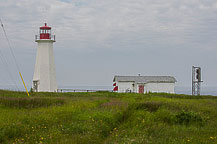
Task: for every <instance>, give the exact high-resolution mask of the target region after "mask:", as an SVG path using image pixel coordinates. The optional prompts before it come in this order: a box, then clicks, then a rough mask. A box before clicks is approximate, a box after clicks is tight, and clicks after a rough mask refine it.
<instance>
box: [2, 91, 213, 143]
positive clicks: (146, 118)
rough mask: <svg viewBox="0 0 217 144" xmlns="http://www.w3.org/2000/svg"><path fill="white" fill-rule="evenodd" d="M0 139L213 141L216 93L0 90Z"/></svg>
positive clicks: (131, 141) (29, 141)
mask: <svg viewBox="0 0 217 144" xmlns="http://www.w3.org/2000/svg"><path fill="white" fill-rule="evenodd" d="M0 143H6V144H8V143H15V144H19V143H28V144H35V143H41V144H43V143H51V144H53V143H54V144H55V143H58V144H61V143H67V144H71V143H72V144H73V143H81V144H82V143H84V144H86V143H87V144H90V143H93V144H97V143H105V144H110V143H111V144H113V143H115V144H117V143H132V144H137V143H145V144H149V143H150V144H151V143H153V144H158V143H162V144H170V143H172V144H173V143H174V144H176V143H177V144H180V143H195V144H200V143H204V144H205V143H207V144H212V143H213V144H214V143H217V97H212V96H187V95H175V94H174V95H173V94H154V93H153V94H151V93H150V94H118V93H110V92H96V93H32V94H31V97H27V96H26V94H25V93H23V92H11V91H2V90H0Z"/></svg>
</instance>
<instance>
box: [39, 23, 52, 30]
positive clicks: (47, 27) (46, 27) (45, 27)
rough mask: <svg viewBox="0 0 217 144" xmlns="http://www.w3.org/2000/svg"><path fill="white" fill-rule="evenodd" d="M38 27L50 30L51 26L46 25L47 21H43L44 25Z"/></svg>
mask: <svg viewBox="0 0 217 144" xmlns="http://www.w3.org/2000/svg"><path fill="white" fill-rule="evenodd" d="M40 29H46V30H50V29H51V27H49V26H47V23H44V26H42V27H40Z"/></svg>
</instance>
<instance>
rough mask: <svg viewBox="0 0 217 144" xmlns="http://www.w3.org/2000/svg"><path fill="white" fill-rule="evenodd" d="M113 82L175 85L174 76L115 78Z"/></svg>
mask: <svg viewBox="0 0 217 144" xmlns="http://www.w3.org/2000/svg"><path fill="white" fill-rule="evenodd" d="M113 81H114V82H115V81H118V82H135V83H160V82H161V83H175V82H177V81H176V79H175V78H174V77H173V76H115V77H114V79H113Z"/></svg>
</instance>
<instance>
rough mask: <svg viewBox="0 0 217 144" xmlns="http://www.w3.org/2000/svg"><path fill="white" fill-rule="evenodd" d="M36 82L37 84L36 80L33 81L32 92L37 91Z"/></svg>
mask: <svg viewBox="0 0 217 144" xmlns="http://www.w3.org/2000/svg"><path fill="white" fill-rule="evenodd" d="M38 84H39V81H38V80H35V81H33V90H34V92H38Z"/></svg>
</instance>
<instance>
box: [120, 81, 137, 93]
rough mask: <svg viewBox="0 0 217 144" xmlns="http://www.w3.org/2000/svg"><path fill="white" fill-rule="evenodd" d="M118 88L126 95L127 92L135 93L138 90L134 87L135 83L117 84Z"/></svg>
mask: <svg viewBox="0 0 217 144" xmlns="http://www.w3.org/2000/svg"><path fill="white" fill-rule="evenodd" d="M116 83H117V86H118V92H119V93H125V92H127V91H131V92H133V91H134V90H136V87H135V86H134V87H133V84H134V82H116Z"/></svg>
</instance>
